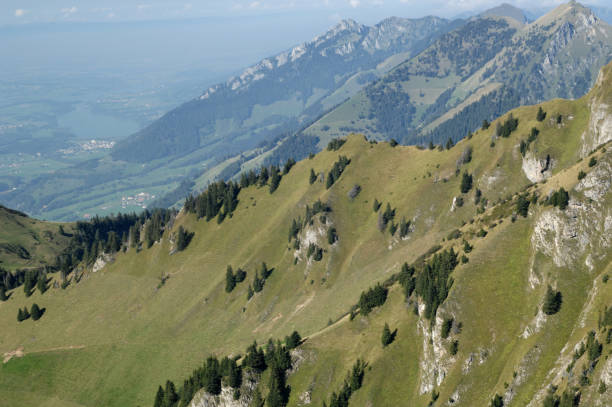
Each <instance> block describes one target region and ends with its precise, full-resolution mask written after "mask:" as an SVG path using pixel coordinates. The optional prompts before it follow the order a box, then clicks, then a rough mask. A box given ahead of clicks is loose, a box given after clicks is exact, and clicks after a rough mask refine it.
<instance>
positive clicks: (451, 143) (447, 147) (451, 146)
mask: <svg viewBox="0 0 612 407" xmlns="http://www.w3.org/2000/svg"><path fill="white" fill-rule="evenodd" d="M454 145H455V144H454V143H453V139H452V138H450V137H449V138H448V140H446V149H447V150H450V149H451V148H453V147H454Z"/></svg>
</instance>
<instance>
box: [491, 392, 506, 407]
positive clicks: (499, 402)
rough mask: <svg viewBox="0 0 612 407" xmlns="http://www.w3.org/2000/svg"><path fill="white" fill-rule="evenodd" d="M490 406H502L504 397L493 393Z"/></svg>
mask: <svg viewBox="0 0 612 407" xmlns="http://www.w3.org/2000/svg"><path fill="white" fill-rule="evenodd" d="M491 407H504V399H503V397H502V396H500V395H499V394H495V397H493V400H491Z"/></svg>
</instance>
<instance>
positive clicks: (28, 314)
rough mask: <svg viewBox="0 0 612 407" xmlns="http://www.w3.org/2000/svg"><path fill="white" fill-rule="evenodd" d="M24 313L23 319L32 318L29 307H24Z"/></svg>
mask: <svg viewBox="0 0 612 407" xmlns="http://www.w3.org/2000/svg"><path fill="white" fill-rule="evenodd" d="M22 313H23V319H24V320H25V319H28V318H30V312H29V311H28V309H27V308H26V307H23V311H22Z"/></svg>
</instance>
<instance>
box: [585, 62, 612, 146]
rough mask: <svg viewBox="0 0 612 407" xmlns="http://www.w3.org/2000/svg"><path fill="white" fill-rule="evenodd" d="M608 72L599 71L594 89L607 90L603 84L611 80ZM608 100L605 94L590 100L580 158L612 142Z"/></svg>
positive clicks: (611, 116)
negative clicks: (589, 114) (587, 122)
mask: <svg viewBox="0 0 612 407" xmlns="http://www.w3.org/2000/svg"><path fill="white" fill-rule="evenodd" d="M608 71H609V69H603V70H601V72H600V73H599V76H598V77H597V82H596V83H595V86H594V88H599V89H607V88H609V86H604V82H610V81H611V80H612V78H611V76H612V73H610V72H608ZM609 99H610V98H609V95H607V94H603V95H602V94H596V95H594V96H593V98H592V99H591V102H590V109H591V118H590V120H589V127H588V129H587V131H586V132H585V133H584V134H583V135H582V149H581V151H580V153H581V155H582V157H585V156H587V155H588V154H589V153H590V152H591V151H592V150H593V149H594V148H596V147H597V146H599V145H601V144H603V143H606V142H608V141H610V140H612V106H610V103H609V102H610V100H609Z"/></svg>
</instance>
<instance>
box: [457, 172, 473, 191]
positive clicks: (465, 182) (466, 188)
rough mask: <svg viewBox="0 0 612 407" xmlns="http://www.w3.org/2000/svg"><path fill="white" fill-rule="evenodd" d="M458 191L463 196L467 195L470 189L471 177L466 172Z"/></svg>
mask: <svg viewBox="0 0 612 407" xmlns="http://www.w3.org/2000/svg"><path fill="white" fill-rule="evenodd" d="M460 189H461V193H463V194H465V193H468V192H469V191H470V189H472V175H471V174H469V173H468V172H467V171H464V172H463V175H462V177H461V187H460Z"/></svg>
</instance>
